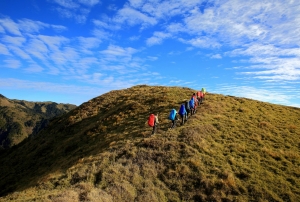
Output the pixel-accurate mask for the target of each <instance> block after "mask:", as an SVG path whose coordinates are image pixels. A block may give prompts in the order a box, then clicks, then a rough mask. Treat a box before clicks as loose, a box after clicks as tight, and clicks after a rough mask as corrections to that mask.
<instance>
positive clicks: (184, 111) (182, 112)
mask: <svg viewBox="0 0 300 202" xmlns="http://www.w3.org/2000/svg"><path fill="white" fill-rule="evenodd" d="M178 114H180V115H182V116H183V115H185V114H186V110H185V106H184V104H182V105H181V106H180V109H179V112H178Z"/></svg>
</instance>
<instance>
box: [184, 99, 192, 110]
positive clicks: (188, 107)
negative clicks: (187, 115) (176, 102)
mask: <svg viewBox="0 0 300 202" xmlns="http://www.w3.org/2000/svg"><path fill="white" fill-rule="evenodd" d="M185 109H186V110H187V111H188V110H190V109H191V108H190V104H189V101H185Z"/></svg>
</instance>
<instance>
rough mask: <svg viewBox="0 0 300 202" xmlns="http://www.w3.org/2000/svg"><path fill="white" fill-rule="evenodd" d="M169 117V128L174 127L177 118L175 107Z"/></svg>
mask: <svg viewBox="0 0 300 202" xmlns="http://www.w3.org/2000/svg"><path fill="white" fill-rule="evenodd" d="M169 119H170V120H171V121H172V126H171V127H170V128H171V129H172V128H174V127H175V125H176V120H177V119H178V118H177V111H176V110H175V109H172V110H171V112H170V115H169Z"/></svg>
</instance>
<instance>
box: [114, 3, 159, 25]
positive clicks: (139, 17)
mask: <svg viewBox="0 0 300 202" xmlns="http://www.w3.org/2000/svg"><path fill="white" fill-rule="evenodd" d="M114 21H115V22H118V23H124V22H127V23H128V24H129V25H131V26H134V25H138V24H141V26H142V28H145V27H148V26H150V25H151V26H153V25H155V24H157V20H156V19H155V18H153V17H151V16H148V15H146V14H144V13H142V12H140V11H137V10H135V9H133V8H130V7H124V8H122V9H121V10H119V11H118V15H117V16H116V18H115V19H114Z"/></svg>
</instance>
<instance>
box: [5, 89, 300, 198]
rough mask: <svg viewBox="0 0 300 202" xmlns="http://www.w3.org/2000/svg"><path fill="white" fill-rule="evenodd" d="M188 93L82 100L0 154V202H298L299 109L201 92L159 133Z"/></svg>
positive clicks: (140, 92) (129, 92)
mask: <svg viewBox="0 0 300 202" xmlns="http://www.w3.org/2000/svg"><path fill="white" fill-rule="evenodd" d="M193 92H194V91H193V90H191V89H187V88H175V87H174V88H170V87H149V86H136V87H133V88H130V89H126V90H121V91H112V92H110V93H107V94H105V95H102V96H100V97H97V98H95V99H93V100H91V101H89V102H87V103H84V104H83V105H82V106H80V107H79V108H77V109H76V110H74V111H72V112H71V113H69V114H68V115H66V116H64V117H63V119H58V120H56V121H55V122H52V126H50V127H48V129H47V130H45V131H43V133H44V134H41V136H39V137H37V138H36V139H32V140H30V141H28V142H26V143H24V144H23V145H21V146H19V147H18V148H15V149H14V150H12V151H10V152H7V153H6V154H3V155H2V156H1V158H2V160H1V167H0V168H1V170H2V171H3V175H2V176H1V187H6V188H4V190H2V194H7V193H9V192H14V193H11V194H9V195H7V196H6V197H4V198H1V200H2V201H5V200H9V199H12V200H18V199H22V200H24V201H32V200H34V199H35V200H43V201H299V200H300V180H299V179H300V178H299V177H300V169H299V167H300V151H299V146H300V140H299V135H300V130H299V127H298V126H299V125H300V119H299V117H300V110H299V109H297V108H291V107H284V106H279V105H273V104H268V103H263V102H258V101H255V100H250V99H245V98H236V97H232V96H223V95H217V94H208V95H207V96H206V100H205V102H204V104H202V105H201V106H200V108H199V109H198V112H197V114H195V115H194V116H192V117H190V119H189V120H188V122H187V123H186V124H185V125H183V126H180V124H179V123H178V124H177V127H176V128H175V129H172V130H169V129H168V127H169V126H170V121H169V120H168V119H167V117H168V113H169V111H170V110H171V109H172V108H175V109H179V106H180V104H181V103H182V102H183V101H184V100H185V99H188V98H189V97H190V96H191V94H192V93H193ZM150 113H159V119H160V120H159V121H160V125H159V129H158V131H157V134H155V135H153V136H150V135H151V130H152V128H150V127H148V126H147V118H148V116H149V114H150ZM70 117H72V118H70ZM4 155H5V157H6V158H4ZM12 156H14V157H15V159H13V158H12ZM20 159H26V161H21V160H20ZM33 168H35V169H33ZM16 173H17V174H16ZM4 185H5V186H4ZM16 191H17V192H16Z"/></svg>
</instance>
